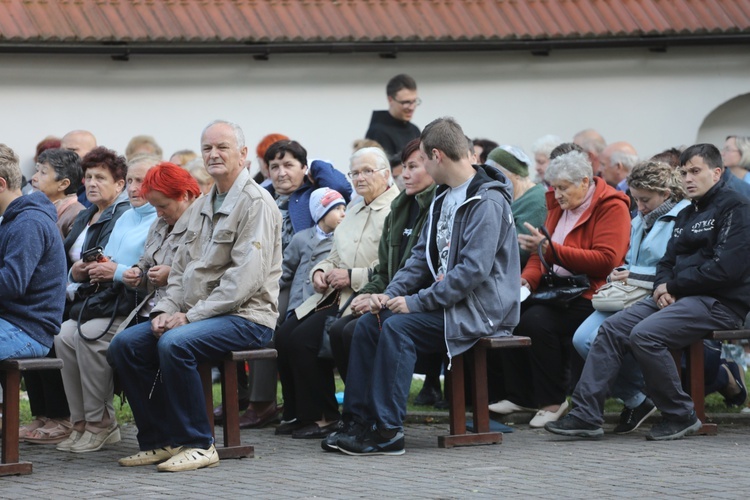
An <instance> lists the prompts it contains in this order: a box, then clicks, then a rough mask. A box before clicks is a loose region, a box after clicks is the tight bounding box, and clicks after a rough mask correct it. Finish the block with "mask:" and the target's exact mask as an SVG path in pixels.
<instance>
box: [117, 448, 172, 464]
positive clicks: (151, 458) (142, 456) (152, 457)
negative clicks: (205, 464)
mask: <svg viewBox="0 0 750 500" xmlns="http://www.w3.org/2000/svg"><path fill="white" fill-rule="evenodd" d="M180 451H182V446H178V447H177V448H172V447H171V446H165V447H164V448H157V449H155V450H147V451H139V452H138V453H136V454H135V455H130V456H128V457H125V458H121V459H120V460H118V461H117V463H119V464H120V465H122V466H123V467H135V466H138V465H153V464H160V463H162V462H164V461H166V460H169V459H170V458H172V457H173V456H175V455H177V454H178V453H179V452H180Z"/></svg>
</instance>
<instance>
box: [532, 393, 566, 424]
mask: <svg viewBox="0 0 750 500" xmlns="http://www.w3.org/2000/svg"><path fill="white" fill-rule="evenodd" d="M569 408H570V405H568V400H567V399H566V400H565V401H563V403H562V404H561V405H560V408H559V409H558V410H557V411H546V410H539V411H538V412H536V415H534V418H532V419H531V422H529V427H531V428H532V429H541V428H542V427H544V424H546V423H547V422H557V421H558V420H559V419H560V417H562V416H563V415H565V414H566V413H568V409H569Z"/></svg>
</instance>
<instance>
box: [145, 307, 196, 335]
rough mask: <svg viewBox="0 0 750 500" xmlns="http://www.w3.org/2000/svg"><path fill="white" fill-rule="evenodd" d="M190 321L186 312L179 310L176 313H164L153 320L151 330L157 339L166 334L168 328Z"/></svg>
mask: <svg viewBox="0 0 750 500" xmlns="http://www.w3.org/2000/svg"><path fill="white" fill-rule="evenodd" d="M188 323H190V322H189V321H188V319H187V315H186V314H185V313H181V312H177V313H174V314H167V313H163V314H160V315H158V316H157V317H155V318H154V319H152V320H151V331H152V332H154V337H156V338H157V339H158V338H159V337H161V336H162V335H164V334H165V333H166V332H167V331H168V330H171V329H172V328H177V327H178V326H182V325H187V324H188Z"/></svg>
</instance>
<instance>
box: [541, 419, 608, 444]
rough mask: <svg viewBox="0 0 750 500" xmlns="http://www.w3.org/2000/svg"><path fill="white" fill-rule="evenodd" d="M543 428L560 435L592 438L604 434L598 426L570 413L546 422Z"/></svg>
mask: <svg viewBox="0 0 750 500" xmlns="http://www.w3.org/2000/svg"><path fill="white" fill-rule="evenodd" d="M544 430H546V431H549V432H551V433H553V434H560V435H561V436H576V437H585V438H594V437H601V436H603V435H604V429H602V428H601V427H600V426H598V425H594V424H590V423H588V422H584V421H583V420H581V419H580V418H578V417H576V416H574V415H571V414H567V415H565V416H564V417H563V418H561V419H560V420H558V421H556V422H547V423H546V424H544Z"/></svg>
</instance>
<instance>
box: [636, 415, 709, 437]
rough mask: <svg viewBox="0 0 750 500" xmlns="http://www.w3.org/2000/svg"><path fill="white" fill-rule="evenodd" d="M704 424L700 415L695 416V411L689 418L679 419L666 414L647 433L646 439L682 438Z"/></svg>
mask: <svg viewBox="0 0 750 500" xmlns="http://www.w3.org/2000/svg"><path fill="white" fill-rule="evenodd" d="M702 425H703V424H701V421H700V420H698V417H696V416H695V411H693V412H692V413H691V414H690V416H689V417H687V418H680V419H677V418H674V417H672V418H670V417H667V416H664V417H663V418H662V419H661V422H659V423H658V424H656V425H654V426H653V427H652V428H651V430H650V431H649V433H648V434H646V439H648V440H649V441H668V440H671V439H680V438H681V437H683V436H685V435H687V434H692V433H694V432H695V431H697V430H699V429H700V428H701V426H702Z"/></svg>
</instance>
